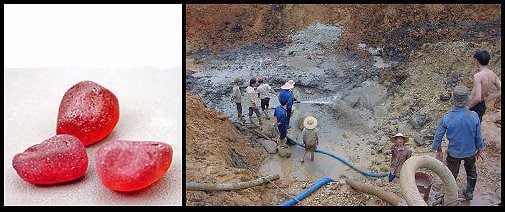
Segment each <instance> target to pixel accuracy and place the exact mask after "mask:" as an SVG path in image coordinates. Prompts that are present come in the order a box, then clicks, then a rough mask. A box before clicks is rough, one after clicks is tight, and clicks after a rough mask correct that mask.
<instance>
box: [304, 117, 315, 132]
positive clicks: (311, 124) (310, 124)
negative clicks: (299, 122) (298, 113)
mask: <svg viewBox="0 0 505 212" xmlns="http://www.w3.org/2000/svg"><path fill="white" fill-rule="evenodd" d="M303 127H305V128H307V129H309V130H311V129H314V128H316V127H317V119H316V118H314V117H313V116H309V117H307V118H305V119H304V120H303Z"/></svg>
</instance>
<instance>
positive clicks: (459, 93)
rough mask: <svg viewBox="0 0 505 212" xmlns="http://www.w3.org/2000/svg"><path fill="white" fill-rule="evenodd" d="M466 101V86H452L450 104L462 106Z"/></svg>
mask: <svg viewBox="0 0 505 212" xmlns="http://www.w3.org/2000/svg"><path fill="white" fill-rule="evenodd" d="M466 103H468V88H467V87H466V86H464V85H458V86H456V87H454V90H453V91H452V96H451V104H452V105H454V106H455V107H464V106H465V105H466Z"/></svg>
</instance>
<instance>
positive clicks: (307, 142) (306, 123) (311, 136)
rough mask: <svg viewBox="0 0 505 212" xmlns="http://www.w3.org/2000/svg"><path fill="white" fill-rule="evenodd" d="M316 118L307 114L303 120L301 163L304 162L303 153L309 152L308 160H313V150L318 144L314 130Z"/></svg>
mask: <svg viewBox="0 0 505 212" xmlns="http://www.w3.org/2000/svg"><path fill="white" fill-rule="evenodd" d="M316 127H317V119H316V118H314V117H313V116H309V117H307V118H305V119H304V120H303V130H302V139H303V144H304V147H305V152H304V153H303V156H302V160H301V161H300V162H301V163H303V162H305V155H306V154H307V152H310V160H311V161H314V151H316V148H317V145H318V144H319V136H318V135H317V131H316Z"/></svg>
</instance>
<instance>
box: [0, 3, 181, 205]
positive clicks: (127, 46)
mask: <svg viewBox="0 0 505 212" xmlns="http://www.w3.org/2000/svg"><path fill="white" fill-rule="evenodd" d="M4 6H5V11H4V12H5V50H4V51H5V54H4V57H5V66H4V89H5V90H4V132H5V134H4V205H181V204H182V163H183V161H182V69H181V58H182V48H181V47H182V38H181V34H182V25H181V24H182V17H181V15H182V13H181V10H182V6H181V5H149V6H146V5H118V6H117V5H113V6H112V5H105V6H94V5H85V6H83V5H65V6H61V5H27V6H25V5H4ZM83 80H91V81H94V82H96V83H98V84H100V85H102V86H103V87H105V88H107V89H109V90H111V91H112V92H113V93H114V94H115V95H116V97H117V98H118V101H119V108H120V117H119V122H118V124H117V125H116V127H115V128H114V130H113V132H112V133H111V134H110V135H109V136H108V137H106V138H105V139H104V140H102V141H100V142H98V143H96V144H93V145H90V146H88V147H86V150H87V153H88V157H89V165H88V170H87V172H86V175H85V177H84V178H83V179H82V180H79V181H77V182H72V183H69V184H64V185H55V186H47V187H40V186H35V185H32V184H29V183H27V182H25V181H23V180H22V179H21V178H20V177H19V176H18V175H17V173H16V171H15V170H14V168H13V167H12V158H13V157H14V155H15V154H17V153H20V152H23V151H25V150H26V149H27V148H28V147H30V146H33V145H35V144H38V143H41V142H42V141H44V140H46V139H48V138H49V137H52V136H54V135H55V134H56V119H57V114H58V107H59V104H60V101H61V98H62V97H63V95H64V93H65V92H66V91H67V90H68V89H69V88H70V87H71V86H72V85H74V84H76V83H78V82H79V81H83ZM113 139H119V140H131V141H160V142H165V143H168V144H170V145H171V146H172V148H173V150H174V155H173V161H172V165H171V166H170V169H169V170H168V172H167V173H166V174H165V175H164V176H163V177H162V178H161V179H160V180H159V181H158V182H156V183H154V184H153V185H152V186H150V187H148V188H146V189H143V190H141V191H139V192H135V193H130V194H125V193H119V192H115V191H112V190H110V189H108V188H106V187H105V186H103V185H102V184H101V182H100V180H99V178H98V175H97V173H96V164H95V160H94V153H95V152H96V150H97V149H98V148H100V146H102V145H103V144H105V143H107V142H109V141H111V140H113Z"/></svg>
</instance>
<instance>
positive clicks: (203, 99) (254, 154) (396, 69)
mask: <svg viewBox="0 0 505 212" xmlns="http://www.w3.org/2000/svg"><path fill="white" fill-rule="evenodd" d="M495 31H496V30H494V31H493V32H495ZM342 32H343V29H342V28H340V27H339V26H336V25H329V24H323V23H318V22H316V23H314V24H312V25H309V26H307V27H306V28H304V29H302V30H299V31H295V32H292V34H291V36H290V42H287V44H286V45H284V46H278V47H272V46H270V47H268V48H265V46H264V45H246V46H242V47H237V48H231V49H229V50H228V51H226V52H224V53H220V54H216V55H211V54H210V55H209V54H194V53H191V54H188V55H187V56H186V59H187V70H186V92H187V93H189V94H188V95H187V96H186V181H187V182H200V183H234V182H241V181H246V180H251V179H254V178H257V177H259V176H264V175H267V174H279V175H280V176H281V178H280V179H279V180H277V181H275V182H274V183H270V184H266V185H264V186H257V187H254V188H249V189H244V190H239V191H232V192H203V191H187V192H186V203H187V205H278V204H280V203H282V202H283V201H285V200H287V199H288V198H289V196H294V195H296V194H298V193H300V192H301V191H302V190H304V189H306V188H308V187H309V186H310V185H312V184H313V183H314V182H316V181H317V180H318V179H320V178H321V177H331V178H333V179H335V180H336V182H334V183H330V184H328V185H326V186H324V187H322V188H321V189H319V190H318V191H317V192H315V193H314V194H312V195H311V196H309V197H308V198H307V199H306V200H304V201H302V202H300V203H299V204H298V205H387V203H386V202H384V201H382V200H380V199H378V198H377V197H375V196H371V195H367V194H362V193H359V192H357V191H354V190H353V189H351V188H349V186H348V185H346V184H345V179H346V178H351V179H357V180H360V181H362V182H365V183H367V184H370V185H375V186H380V187H381V188H383V189H385V190H388V191H391V192H394V193H396V194H397V195H399V196H401V194H400V190H399V187H398V183H397V182H393V183H388V182H387V180H386V179H373V178H366V177H363V176H362V175H360V174H359V173H357V172H356V171H353V170H352V169H349V168H348V167H346V166H344V165H342V163H340V162H338V161H336V160H334V159H331V158H329V157H327V156H325V155H321V154H316V160H315V161H314V162H312V161H307V162H305V163H304V164H300V162H299V161H300V159H301V155H302V154H303V149H301V148H300V147H297V146H291V147H290V150H291V152H292V155H291V157H290V158H281V157H279V156H278V155H277V154H268V153H267V152H266V151H265V148H264V147H263V146H262V145H261V144H262V143H265V142H264V139H263V138H260V137H258V136H257V135H254V134H252V133H250V131H248V130H245V129H247V126H242V125H238V124H237V117H236V111H235V107H234V104H233V103H232V102H231V100H230V97H231V82H232V81H233V80H234V79H235V78H240V79H242V87H243V88H245V86H246V83H247V82H248V80H249V79H250V78H253V77H256V76H258V75H264V76H266V79H267V82H268V83H269V84H270V85H271V86H272V87H273V88H274V89H277V90H278V89H279V87H280V86H281V85H282V84H284V82H286V81H287V80H289V79H294V80H295V81H296V91H295V92H296V97H297V98H298V99H299V100H300V103H299V104H295V106H294V115H293V118H292V120H291V125H292V126H293V127H292V128H291V129H289V130H288V136H289V137H290V138H293V139H297V140H299V139H298V137H299V135H300V129H299V128H298V127H297V126H298V121H299V119H301V117H306V116H308V115H313V116H315V117H316V118H317V119H318V130H319V136H320V139H321V140H320V145H319V146H318V148H320V149H323V150H325V151H328V152H332V153H335V154H337V155H339V156H341V157H342V158H344V159H346V160H348V161H350V162H351V163H353V164H356V165H357V166H358V167H360V168H364V169H368V170H370V171H373V172H377V173H384V172H387V171H388V166H389V160H390V156H388V155H385V154H384V153H383V151H384V150H385V149H388V148H389V146H390V143H389V137H390V136H391V135H393V134H395V133H396V132H402V133H404V134H407V135H408V136H409V137H410V138H411V142H410V143H409V146H410V148H412V150H413V151H414V155H422V154H432V153H427V152H428V151H429V149H430V145H431V141H432V139H433V135H434V132H435V130H436V126H437V124H438V121H439V118H440V116H441V115H442V114H443V113H445V112H446V111H448V110H449V109H450V104H449V101H447V95H449V94H450V92H451V91H452V90H451V89H452V88H453V87H454V86H455V85H457V84H464V85H467V86H468V87H471V86H472V76H473V73H475V71H476V67H475V64H474V63H473V62H472V59H471V57H472V55H473V53H474V52H475V51H476V50H477V49H487V50H488V51H489V52H490V53H491V55H492V59H491V62H490V64H489V68H490V69H491V70H494V71H495V72H496V73H497V74H498V75H499V76H501V49H500V46H501V40H499V39H498V40H497V41H496V40H494V41H493V42H479V43H474V42H467V41H455V42H436V43H424V44H423V45H419V47H418V48H416V49H415V50H413V51H411V52H409V53H408V54H407V56H405V59H403V60H392V59H391V57H390V55H388V54H385V53H384V52H385V51H384V49H381V48H376V47H375V46H374V45H370V44H367V43H364V42H363V43H359V44H358V45H357V46H356V51H357V52H358V53H359V54H360V55H364V57H365V58H361V57H356V54H355V53H353V52H351V51H349V52H347V51H341V50H339V49H338V48H337V47H338V46H339V42H342V40H341V38H342V37H341V36H342ZM243 92H244V91H243ZM277 105H278V101H277V98H276V97H275V96H272V100H271V107H272V108H274V107H276V106H277ZM488 105H490V106H488V111H487V114H486V115H485V116H484V122H483V133H484V138H485V148H486V149H485V151H484V157H485V160H484V161H481V160H479V161H478V162H477V167H478V168H477V169H478V174H479V181H478V183H477V188H476V191H475V195H474V196H475V199H474V200H473V201H472V202H470V203H468V202H466V203H462V204H471V205H489V204H492V203H495V202H498V201H500V200H501V187H500V186H499V185H501V115H498V114H500V108H501V103H500V102H498V103H496V104H494V103H491V104H488ZM246 109H247V108H245V106H244V111H246ZM246 118H247V117H246ZM253 121H256V120H253ZM264 122H266V124H264V125H263V126H262V129H263V130H264V131H265V133H267V131H269V130H268V128H269V126H270V124H271V120H266V119H264ZM235 125H236V126H235ZM267 134H268V133H267ZM444 145H445V146H446V145H447V143H446V142H444ZM460 175H461V177H459V179H458V185H459V186H460V187H461V186H463V185H464V182H463V180H462V179H464V177H463V176H464V171H463V168H461V171H460ZM434 181H435V182H434V185H433V189H432V195H431V196H432V197H433V196H435V195H436V194H438V193H439V192H440V182H439V180H438V179H437V178H436V177H435V180H434Z"/></svg>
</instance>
